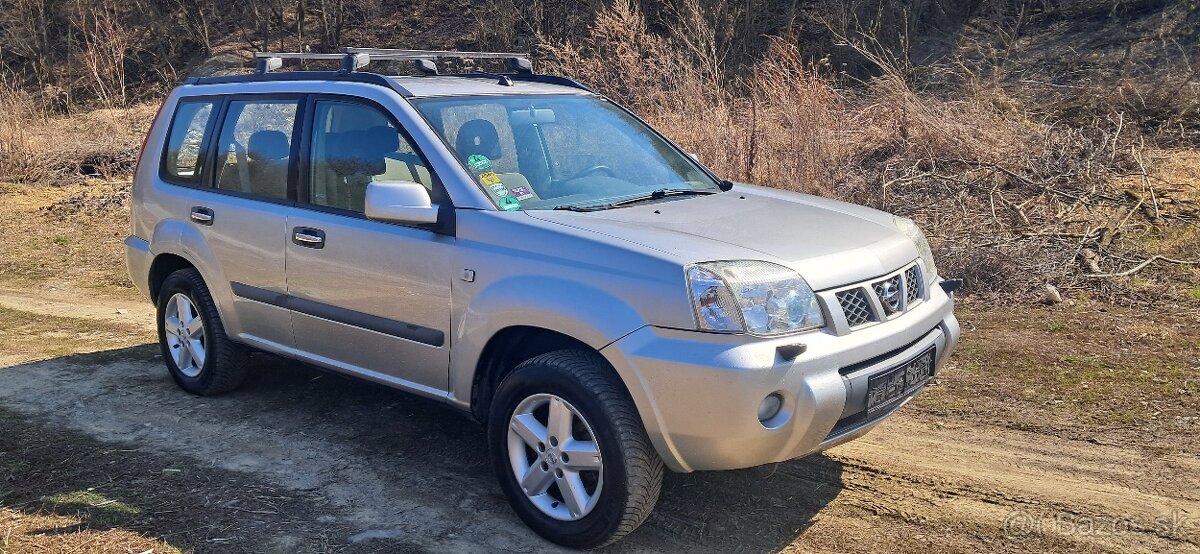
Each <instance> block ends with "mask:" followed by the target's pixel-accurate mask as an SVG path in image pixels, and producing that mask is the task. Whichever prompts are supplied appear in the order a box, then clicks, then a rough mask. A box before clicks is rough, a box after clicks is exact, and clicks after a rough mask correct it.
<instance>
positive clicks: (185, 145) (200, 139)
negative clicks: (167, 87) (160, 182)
mask: <svg viewBox="0 0 1200 554" xmlns="http://www.w3.org/2000/svg"><path fill="white" fill-rule="evenodd" d="M215 106H216V104H215V103H214V102H211V101H207V100H204V101H194V100H184V101H182V102H180V103H179V107H178V108H176V109H175V117H174V119H173V120H172V121H171V131H170V136H168V137H167V146H166V148H165V149H164V151H163V160H162V172H163V175H164V176H165V177H166V178H167V179H168V180H170V181H172V182H176V183H182V184H190V185H191V184H197V183H199V182H200V178H201V172H202V171H203V169H204V145H205V144H207V143H208V137H209V135H208V129H209V123H210V122H211V121H212V118H213V116H214V115H215V110H214V109H213V108H214V107H215Z"/></svg>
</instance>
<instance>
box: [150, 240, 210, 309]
mask: <svg viewBox="0 0 1200 554" xmlns="http://www.w3.org/2000/svg"><path fill="white" fill-rule="evenodd" d="M189 268H190V269H195V270H197V271H199V269H198V268H197V267H196V264H194V263H192V262H191V261H189V260H188V259H187V258H184V257H183V256H180V255H178V254H171V253H164V254H159V255H157V256H155V257H154V261H153V262H151V263H150V276H149V286H150V301H151V302H153V303H154V304H155V305H158V291H159V290H160V289H161V288H162V284H163V281H166V280H167V276H169V275H170V274H172V273H175V272H176V271H179V270H181V269H189Z"/></svg>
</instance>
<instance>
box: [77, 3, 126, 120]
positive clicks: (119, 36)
mask: <svg viewBox="0 0 1200 554" xmlns="http://www.w3.org/2000/svg"><path fill="white" fill-rule="evenodd" d="M73 24H74V25H75V26H76V27H77V28H79V30H80V31H81V33H80V34H81V36H82V39H83V47H82V48H81V52H80V58H81V59H82V60H83V65H84V67H86V68H87V72H88V76H89V77H90V79H89V80H90V82H91V86H90V87H89V88H90V89H91V90H92V92H93V93H94V94H95V96H96V97H97V98H99V99H100V101H101V102H103V103H104V105H106V106H108V107H115V106H125V105H127V103H128V102H127V98H126V95H125V91H126V89H127V87H126V84H125V53H126V52H127V51H128V50H129V45H130V43H131V41H132V37H131V36H130V32H129V30H128V29H126V28H125V26H124V25H122V24H121V22H120V21H118V20H117V17H116V15H115V14H114V13H113V11H112V9H111V8H110V7H109V6H108V4H104V5H102V6H100V7H99V8H96V9H93V10H89V11H84V10H83V8H82V7H81V8H80V10H79V12H78V13H76V15H75V17H74V21H73Z"/></svg>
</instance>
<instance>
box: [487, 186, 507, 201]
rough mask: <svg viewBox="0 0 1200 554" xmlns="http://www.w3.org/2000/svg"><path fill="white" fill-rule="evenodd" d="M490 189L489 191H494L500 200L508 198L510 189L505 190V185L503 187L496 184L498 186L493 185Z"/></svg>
mask: <svg viewBox="0 0 1200 554" xmlns="http://www.w3.org/2000/svg"><path fill="white" fill-rule="evenodd" d="M488 188H489V189H492V194H495V195H496V196H497V197H499V198H503V197H505V196H508V189H506V188H504V185H502V184H500V183H496V184H494V185H491V186H489V187H488Z"/></svg>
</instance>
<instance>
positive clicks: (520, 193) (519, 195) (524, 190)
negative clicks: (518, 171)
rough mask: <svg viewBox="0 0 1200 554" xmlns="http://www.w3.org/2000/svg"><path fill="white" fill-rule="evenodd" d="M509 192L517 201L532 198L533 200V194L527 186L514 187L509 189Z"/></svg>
mask: <svg viewBox="0 0 1200 554" xmlns="http://www.w3.org/2000/svg"><path fill="white" fill-rule="evenodd" d="M508 192H509V193H510V194H512V195H513V196H514V197H515V198H516V199H517V200H529V199H530V198H533V193H532V192H530V191H529V187H525V186H520V187H513V188H511V189H508Z"/></svg>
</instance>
